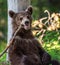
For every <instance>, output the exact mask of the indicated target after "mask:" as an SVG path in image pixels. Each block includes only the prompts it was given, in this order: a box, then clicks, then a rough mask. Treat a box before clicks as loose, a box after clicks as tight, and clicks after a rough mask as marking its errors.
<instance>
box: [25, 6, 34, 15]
mask: <svg viewBox="0 0 60 65" xmlns="http://www.w3.org/2000/svg"><path fill="white" fill-rule="evenodd" d="M26 11H27V12H29V13H30V14H32V12H33V8H32V6H29V7H28V8H27V9H26Z"/></svg>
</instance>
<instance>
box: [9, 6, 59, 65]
mask: <svg viewBox="0 0 60 65" xmlns="http://www.w3.org/2000/svg"><path fill="white" fill-rule="evenodd" d="M32 11H33V10H32V7H31V6H30V7H28V8H27V9H26V10H25V11H21V12H19V13H15V12H13V11H9V15H10V17H11V18H12V30H13V35H14V33H15V32H16V30H17V29H18V27H19V26H21V28H20V30H19V32H18V33H17V34H16V37H15V39H14V41H13V44H12V45H11V47H10V48H9V60H10V63H11V65H49V64H50V63H51V62H52V61H51V57H50V55H49V54H48V53H47V52H46V51H45V50H44V49H43V48H42V46H41V45H40V43H39V42H38V41H37V39H35V37H34V36H33V34H32V31H31V23H32V16H31V15H32ZM13 35H12V36H13ZM55 62H56V63H57V64H55ZM52 65H59V64H58V62H57V61H54V63H53V64H52Z"/></svg>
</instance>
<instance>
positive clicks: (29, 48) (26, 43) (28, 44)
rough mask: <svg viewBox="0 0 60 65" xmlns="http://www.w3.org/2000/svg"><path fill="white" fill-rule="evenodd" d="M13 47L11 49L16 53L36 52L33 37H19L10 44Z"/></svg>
mask: <svg viewBox="0 0 60 65" xmlns="http://www.w3.org/2000/svg"><path fill="white" fill-rule="evenodd" d="M13 47H14V48H15V49H14V50H13V51H14V52H15V53H16V52H18V53H22V54H33V53H35V54H38V48H37V45H36V40H34V39H20V40H17V41H15V42H14V45H12V49H13Z"/></svg>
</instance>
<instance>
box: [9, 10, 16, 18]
mask: <svg viewBox="0 0 60 65" xmlns="http://www.w3.org/2000/svg"><path fill="white" fill-rule="evenodd" d="M14 15H15V12H13V11H12V10H11V11H9V16H10V17H11V18H13V16H14Z"/></svg>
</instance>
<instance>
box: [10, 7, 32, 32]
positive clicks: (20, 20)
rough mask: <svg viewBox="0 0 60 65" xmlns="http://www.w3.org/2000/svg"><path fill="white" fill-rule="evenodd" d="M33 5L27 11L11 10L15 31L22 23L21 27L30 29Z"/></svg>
mask: <svg viewBox="0 0 60 65" xmlns="http://www.w3.org/2000/svg"><path fill="white" fill-rule="evenodd" d="M31 15H32V7H31V6H29V7H28V8H27V9H26V10H25V11H21V12H19V13H15V12H13V11H9V16H10V17H11V18H12V27H13V28H12V30H13V31H14V32H15V31H16V30H17V29H18V27H19V26H20V25H21V29H24V30H26V31H27V30H30V29H31V23H32V16H31Z"/></svg>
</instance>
